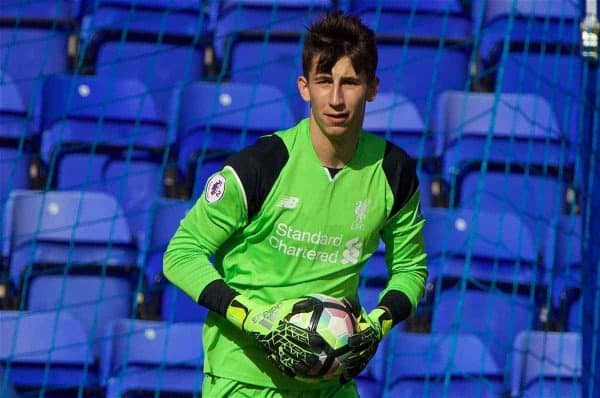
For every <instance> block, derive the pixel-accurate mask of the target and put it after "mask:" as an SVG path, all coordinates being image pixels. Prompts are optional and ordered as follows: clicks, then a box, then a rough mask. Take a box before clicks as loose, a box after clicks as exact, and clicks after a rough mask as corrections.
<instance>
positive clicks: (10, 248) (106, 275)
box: [3, 191, 138, 343]
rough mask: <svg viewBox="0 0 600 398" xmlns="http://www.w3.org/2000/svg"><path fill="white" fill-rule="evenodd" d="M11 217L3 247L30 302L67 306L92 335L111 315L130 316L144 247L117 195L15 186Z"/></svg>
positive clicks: (9, 205)
mask: <svg viewBox="0 0 600 398" xmlns="http://www.w3.org/2000/svg"><path fill="white" fill-rule="evenodd" d="M5 220H6V223H5V225H4V228H5V236H6V238H7V239H6V242H5V245H4V247H3V254H4V257H5V258H7V259H8V261H9V264H10V276H11V280H12V282H13V283H14V284H15V285H16V286H18V287H19V288H20V289H19V290H20V293H21V298H22V303H21V306H22V308H27V309H30V310H56V309H64V310H65V311H68V312H70V313H72V314H73V315H74V316H75V317H76V318H77V319H79V320H80V322H81V323H82V325H83V327H84V330H85V331H86V332H87V334H88V336H89V338H90V339H91V340H95V339H96V337H97V336H98V334H99V332H100V330H101V328H102V327H104V325H105V324H106V322H107V321H108V320H109V319H111V318H114V317H127V316H129V314H130V313H131V311H132V308H133V302H134V301H135V295H134V294H133V290H134V288H135V287H136V286H137V284H138V276H137V274H138V272H137V267H136V260H137V250H136V246H135V243H134V240H133V237H132V236H131V233H130V230H129V227H128V225H127V222H126V220H125V218H124V216H123V211H122V210H121V208H120V206H119V204H118V203H117V202H116V200H115V199H114V198H113V197H110V196H108V195H106V194H104V193H98V192H85V191H48V192H45V193H41V192H35V191H12V193H11V196H10V197H9V201H8V202H7V206H6V212H5ZM94 343H96V342H95V341H94Z"/></svg>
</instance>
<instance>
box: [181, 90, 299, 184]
mask: <svg viewBox="0 0 600 398" xmlns="http://www.w3.org/2000/svg"><path fill="white" fill-rule="evenodd" d="M282 99H283V94H282V93H281V91H279V90H278V89H277V88H276V87H274V86H269V85H262V84H246V83H233V82H231V83H211V82H197V83H193V84H190V85H188V86H187V87H185V89H183V90H182V92H181V97H180V111H179V133H178V144H179V169H180V170H181V171H182V173H184V174H189V173H186V171H188V170H190V167H191V170H193V171H194V172H195V171H196V168H197V166H198V162H202V161H205V160H209V159H211V158H212V157H214V153H215V152H216V153H217V154H221V155H222V154H223V152H226V153H230V152H232V151H237V150H240V149H241V148H243V147H244V146H246V145H250V144H252V143H254V142H255V141H256V139H257V138H258V137H259V136H262V135H265V134H270V133H273V132H275V131H277V130H281V129H287V128H289V127H291V126H293V125H294V124H295V119H294V118H293V116H292V113H291V110H290V109H289V107H288V106H287V104H286V103H285V102H284V101H282ZM219 163H220V159H219ZM198 174H200V173H196V174H195V175H194V176H192V177H191V181H193V182H196V183H197V182H199V183H200V184H201V185H200V186H199V187H197V188H200V189H201V188H202V187H203V185H204V182H205V181H198V179H197V177H198Z"/></svg>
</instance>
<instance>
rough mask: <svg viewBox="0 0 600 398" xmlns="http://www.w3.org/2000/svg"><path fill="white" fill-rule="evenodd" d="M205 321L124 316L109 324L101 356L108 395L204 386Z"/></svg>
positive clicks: (198, 388)
mask: <svg viewBox="0 0 600 398" xmlns="http://www.w3.org/2000/svg"><path fill="white" fill-rule="evenodd" d="M201 334H202V324H201V323H167V322H155V321H139V320H128V319H122V320H117V321H114V322H112V323H111V324H109V326H108V327H107V329H106V339H105V346H104V349H103V354H102V357H101V375H102V381H103V382H104V383H106V385H107V397H110V398H112V397H118V396H121V395H120V394H123V393H125V392H126V391H128V390H142V391H154V390H156V389H159V390H161V391H162V392H177V393H186V392H187V393H191V392H195V391H199V390H200V389H201V386H202V380H203V374H202V363H203V361H204V354H203V350H202V339H201V338H200V336H201Z"/></svg>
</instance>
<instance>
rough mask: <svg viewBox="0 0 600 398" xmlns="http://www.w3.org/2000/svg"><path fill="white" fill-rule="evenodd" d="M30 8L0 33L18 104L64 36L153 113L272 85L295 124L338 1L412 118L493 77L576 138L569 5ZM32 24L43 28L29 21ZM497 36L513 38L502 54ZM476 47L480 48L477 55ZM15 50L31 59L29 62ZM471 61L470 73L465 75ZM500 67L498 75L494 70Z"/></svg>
mask: <svg viewBox="0 0 600 398" xmlns="http://www.w3.org/2000/svg"><path fill="white" fill-rule="evenodd" d="M37 3H39V4H37V7H33V6H32V7H17V6H15V7H7V9H6V13H5V14H6V15H5V17H6V18H8V19H9V20H10V19H11V18H12V20H14V27H11V26H10V24H8V26H7V27H6V28H3V29H2V30H1V32H2V38H3V39H2V40H1V42H2V46H3V47H6V49H7V51H5V52H3V54H2V56H3V58H2V60H3V62H2V65H7V66H6V70H4V71H3V72H5V73H7V74H9V75H11V76H13V78H15V79H17V80H18V81H19V84H21V83H22V84H23V85H24V91H25V94H24V95H23V97H24V98H25V99H26V102H27V103H29V100H30V99H31V98H32V97H35V92H36V91H35V90H36V88H37V87H38V86H39V83H38V82H37V80H38V79H39V77H40V76H42V75H45V74H50V73H58V72H66V71H67V70H69V68H67V54H66V51H67V41H68V40H69V37H70V36H71V37H76V38H78V39H77V40H74V39H71V42H72V43H76V42H78V43H80V44H79V45H73V44H72V43H71V45H70V46H69V48H71V50H70V51H71V57H72V58H74V61H73V62H74V63H75V64H76V66H75V69H73V70H75V71H77V72H82V71H84V70H85V72H86V73H99V74H105V75H109V76H114V77H116V76H119V77H127V78H136V79H139V80H142V81H144V82H145V83H146V84H147V85H148V86H149V87H150V89H151V90H152V91H153V92H155V94H156V97H157V101H158V103H159V104H160V106H161V107H162V106H164V105H165V104H166V103H167V102H168V100H169V94H168V91H169V90H172V89H173V88H175V87H177V86H178V85H180V84H185V83H188V82H191V81H196V80H200V79H206V78H216V79H231V80H232V81H234V82H244V83H257V82H261V83H266V84H272V85H275V86H277V87H278V88H279V89H280V90H281V91H282V93H284V95H285V96H286V98H288V100H289V101H290V102H291V103H293V104H294V105H295V106H293V107H292V110H293V112H294V113H295V114H296V115H297V116H299V115H302V114H303V111H304V109H303V106H302V104H301V101H300V100H299V98H298V96H297V95H296V89H295V78H296V76H297V75H298V74H299V72H300V70H301V48H302V41H303V38H304V35H305V33H304V27H305V26H306V25H307V24H309V23H310V21H312V20H314V19H315V18H316V17H317V16H318V15H320V14H322V13H323V12H325V11H328V10H332V9H334V8H335V7H336V6H335V3H339V4H338V8H339V9H342V10H346V11H350V12H353V13H356V14H358V15H359V16H361V17H362V18H363V19H364V20H365V22H366V23H368V24H369V25H370V26H372V27H373V29H374V30H375V31H376V32H377V33H378V39H377V40H378V45H379V52H380V56H379V58H380V63H379V71H378V72H379V74H380V75H381V89H382V91H393V92H400V93H403V95H405V96H407V97H408V98H410V100H411V101H412V102H414V103H415V104H416V105H417V108H418V109H419V111H420V112H421V113H423V114H425V115H429V112H430V110H431V108H432V106H433V103H434V99H435V96H436V95H437V94H438V93H439V92H441V91H443V90H465V89H467V88H468V87H469V86H470V85H472V84H473V83H474V82H476V81H485V80H491V82H489V83H488V86H487V89H493V88H494V87H495V88H496V89H497V90H498V91H503V92H523V93H539V94H542V95H543V96H544V97H546V98H547V99H548V100H549V101H550V103H551V104H552V106H553V108H554V109H555V112H556V113H557V115H558V118H559V123H560V126H561V128H563V129H564V130H569V131H574V130H576V121H577V109H578V105H577V102H578V101H577V99H578V94H577V93H578V92H580V89H581V87H580V85H581V70H580V69H581V65H582V63H581V59H580V57H579V55H578V49H577V48H578V44H579V20H580V10H579V8H578V7H575V6H573V4H572V3H571V2H569V1H568V0H562V1H552V2H546V3H544V5H539V6H535V5H534V4H533V3H532V4H529V3H527V2H525V3H522V2H518V4H516V5H515V7H512V2H511V1H494V2H484V1H458V0H447V1H437V2H433V3H431V4H429V3H422V2H412V1H368V2H364V1H341V2H332V1H329V0H318V1H317V0H309V1H305V0H294V1H279V0H278V1H254V0H241V1H216V0H214V1H213V0H211V1H208V2H205V3H202V4H200V3H199V2H197V1H193V0H186V1H177V2H172V1H168V0H160V1H155V2H152V4H141V3H139V2H137V1H132V0H99V1H94V2H84V4H83V6H82V5H81V4H79V3H80V2H77V1H76V2H66V1H60V2H53V1H41V2H37ZM85 3H87V4H85ZM42 11H43V12H42ZM82 13H83V15H84V17H83V19H82V20H81V22H78V21H79V20H78V18H79V17H78V16H80V15H82ZM48 16H50V18H49V19H47V18H48ZM44 17H45V18H46V19H45V18H44ZM52 17H54V18H52ZM40 19H41V20H46V24H45V25H44V24H41V25H40V24H39V23H37V24H34V23H33V22H31V21H38V22H39V20H40ZM55 21H57V22H58V24H56V23H54V22H55ZM547 26H548V27H547ZM48 31H49V32H50V33H48ZM546 31H551V32H555V33H553V34H552V35H550V34H546ZM505 35H509V37H510V38H511V40H510V41H509V42H508V43H507V51H503V47H504V46H505V44H504V36H505ZM477 38H480V40H477ZM475 43H480V45H479V48H478V49H474V48H473V46H474V44H475ZM28 46H30V48H28ZM77 52H78V53H79V55H78V54H77ZM24 54H35V57H34V58H35V59H26V58H25V55H24ZM39 54H43V56H42V57H40V56H39ZM4 58H6V62H4ZM473 63H476V64H478V65H480V66H479V67H478V70H477V72H476V73H475V74H474V75H473V74H472V73H471V72H470V70H471V69H472V64H473ZM207 68H213V69H214V71H212V72H209V71H207V70H206V69H207ZM504 69H506V72H507V73H502V74H500V73H499V70H504ZM209 74H210V76H208V75H209ZM472 75H473V76H472ZM498 76H501V78H498ZM559 76H566V77H567V78H566V79H558V77H559ZM557 84H558V85H559V87H556V86H557ZM558 92H560V93H561V94H560V95H557V93H558Z"/></svg>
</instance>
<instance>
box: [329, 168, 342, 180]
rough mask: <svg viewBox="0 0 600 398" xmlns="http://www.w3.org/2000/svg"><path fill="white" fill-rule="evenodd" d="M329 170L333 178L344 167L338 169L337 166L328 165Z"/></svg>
mask: <svg viewBox="0 0 600 398" xmlns="http://www.w3.org/2000/svg"><path fill="white" fill-rule="evenodd" d="M327 171H329V175H330V176H331V178H333V177H335V175H336V174H337V173H339V172H340V171H342V169H341V168H340V169H336V168H335V167H327Z"/></svg>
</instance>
